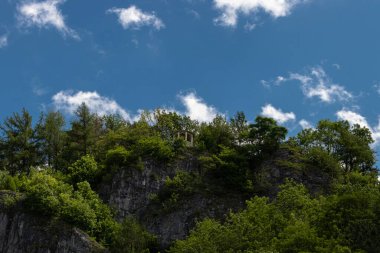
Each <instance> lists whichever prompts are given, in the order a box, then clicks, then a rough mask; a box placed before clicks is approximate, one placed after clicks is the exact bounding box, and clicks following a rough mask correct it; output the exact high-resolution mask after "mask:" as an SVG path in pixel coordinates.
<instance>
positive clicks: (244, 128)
mask: <svg viewBox="0 0 380 253" xmlns="http://www.w3.org/2000/svg"><path fill="white" fill-rule="evenodd" d="M230 125H231V129H232V132H233V134H234V137H235V139H236V140H237V142H238V144H242V143H243V142H244V141H245V140H246V139H247V137H248V133H249V126H248V121H247V119H246V117H245V114H244V112H237V113H236V114H235V116H234V117H233V118H232V119H231V121H230Z"/></svg>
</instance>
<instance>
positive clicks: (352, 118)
mask: <svg viewBox="0 0 380 253" xmlns="http://www.w3.org/2000/svg"><path fill="white" fill-rule="evenodd" d="M336 116H337V117H338V119H340V120H346V121H348V122H349V123H350V124H351V125H355V124H358V125H359V126H361V127H366V128H368V129H369V130H370V131H371V133H372V138H373V139H374V140H375V143H374V146H378V145H379V144H380V120H379V124H378V126H376V127H371V126H370V124H368V121H367V119H366V118H365V117H364V116H362V115H360V114H358V113H357V112H353V111H350V110H346V109H343V110H340V111H338V112H337V113H336Z"/></svg>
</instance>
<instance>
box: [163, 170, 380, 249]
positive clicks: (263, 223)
mask: <svg viewBox="0 0 380 253" xmlns="http://www.w3.org/2000/svg"><path fill="white" fill-rule="evenodd" d="M353 176H354V177H355V178H356V179H355V180H353V181H351V182H350V183H348V184H344V185H342V187H341V188H340V190H339V191H338V192H337V193H336V194H333V195H331V196H329V197H327V198H324V197H319V198H312V197H310V195H309V194H308V193H307V190H306V188H305V187H304V186H302V185H299V184H296V183H294V182H292V181H288V182H286V183H285V184H284V185H283V186H282V187H281V191H280V192H279V194H278V195H277V198H276V201H274V202H269V201H268V199H266V198H260V197H254V198H253V199H251V200H250V201H248V202H247V208H246V210H244V211H242V212H239V213H236V214H230V217H229V218H228V219H227V221H226V222H225V223H223V224H221V223H220V222H217V221H214V220H210V219H206V220H204V221H202V222H200V223H198V224H197V226H196V228H195V229H194V230H193V231H192V232H191V234H190V235H189V237H188V238H187V239H186V240H182V241H177V242H176V243H175V244H174V245H173V246H172V247H171V248H170V250H169V252H171V253H175V252H188V253H192V252H281V253H282V252H286V253H287V252H289V253H290V252H321V253H329V252H377V251H378V249H379V247H380V246H379V241H378V239H377V238H378V236H379V233H380V223H379V222H378V220H377V219H378V217H379V214H380V212H379V211H378V210H379V209H378V208H379V207H380V202H379V201H380V191H379V186H378V185H377V184H372V183H371V182H370V180H368V178H367V176H362V177H364V178H367V179H364V178H363V179H361V180H358V177H360V176H359V175H358V174H356V175H353ZM364 182H367V183H368V184H366V183H364ZM352 187H355V189H356V190H355V191H351V190H350V189H352ZM360 189H361V190H360Z"/></svg>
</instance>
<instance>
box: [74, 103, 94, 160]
mask: <svg viewBox="0 0 380 253" xmlns="http://www.w3.org/2000/svg"><path fill="white" fill-rule="evenodd" d="M75 116H76V117H77V119H76V120H75V121H73V122H72V123H71V130H70V131H69V133H68V134H69V150H70V151H71V152H70V153H71V157H72V158H73V159H74V160H76V159H79V157H82V156H85V155H87V154H91V153H92V152H93V150H94V145H95V141H96V132H97V131H96V124H95V123H96V122H95V118H96V115H94V114H93V113H91V112H90V109H89V108H88V106H87V105H86V104H85V103H83V104H82V105H80V106H79V107H78V108H77V110H76V111H75Z"/></svg>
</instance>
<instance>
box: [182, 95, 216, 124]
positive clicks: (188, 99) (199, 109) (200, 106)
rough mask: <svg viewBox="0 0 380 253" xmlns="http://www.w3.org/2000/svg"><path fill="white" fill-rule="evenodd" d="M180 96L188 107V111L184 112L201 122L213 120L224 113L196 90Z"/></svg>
mask: <svg viewBox="0 0 380 253" xmlns="http://www.w3.org/2000/svg"><path fill="white" fill-rule="evenodd" d="M179 98H180V100H181V102H182V104H183V105H184V106H185V108H186V112H185V113H184V114H185V115H187V116H189V117H190V118H191V119H192V120H197V121H199V122H211V121H212V120H213V119H214V118H215V117H216V116H217V115H222V114H221V113H219V112H218V110H217V109H216V108H215V107H213V106H211V105H208V104H207V103H206V102H205V101H204V100H203V99H202V98H200V97H198V96H197V95H196V94H195V93H194V92H190V93H188V94H185V95H179Z"/></svg>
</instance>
